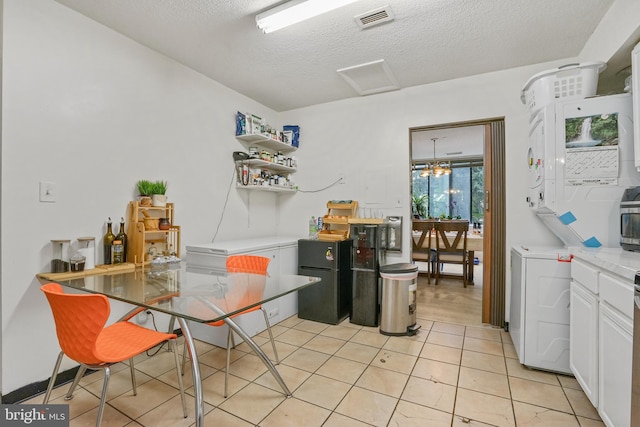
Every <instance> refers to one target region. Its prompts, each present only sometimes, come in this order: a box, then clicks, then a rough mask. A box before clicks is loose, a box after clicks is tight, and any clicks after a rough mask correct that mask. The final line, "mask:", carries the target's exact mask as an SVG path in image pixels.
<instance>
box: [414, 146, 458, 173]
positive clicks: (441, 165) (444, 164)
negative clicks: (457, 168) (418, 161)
mask: <svg viewBox="0 0 640 427" xmlns="http://www.w3.org/2000/svg"><path fill="white" fill-rule="evenodd" d="M438 139H439V138H431V141H433V162H427V163H426V164H425V165H424V169H422V172H420V176H421V177H425V176H429V175H432V176H434V177H439V176H442V175H449V174H451V162H450V161H438V160H437V159H436V141H437V140H438Z"/></svg>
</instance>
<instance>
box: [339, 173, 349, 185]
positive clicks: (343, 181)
mask: <svg viewBox="0 0 640 427" xmlns="http://www.w3.org/2000/svg"><path fill="white" fill-rule="evenodd" d="M338 183H340V184H346V183H347V175H345V174H344V173H341V174H338Z"/></svg>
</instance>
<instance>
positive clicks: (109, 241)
mask: <svg viewBox="0 0 640 427" xmlns="http://www.w3.org/2000/svg"><path fill="white" fill-rule="evenodd" d="M115 239H116V236H115V235H114V234H113V231H112V229H111V217H109V219H108V221H107V233H106V234H105V235H104V238H103V242H102V244H103V247H104V263H105V264H111V249H112V246H113V241H114V240H115Z"/></svg>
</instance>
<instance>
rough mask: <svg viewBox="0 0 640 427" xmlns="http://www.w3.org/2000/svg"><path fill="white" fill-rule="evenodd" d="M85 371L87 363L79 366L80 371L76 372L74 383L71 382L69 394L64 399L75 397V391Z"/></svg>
mask: <svg viewBox="0 0 640 427" xmlns="http://www.w3.org/2000/svg"><path fill="white" fill-rule="evenodd" d="M85 372H87V365H82V364H81V365H80V367H79V368H78V372H77V373H76V377H75V378H74V379H73V383H72V384H71V387H69V391H67V395H66V396H65V397H64V400H71V399H73V392H74V391H75V389H76V387H77V386H78V384H79V383H80V380H81V379H82V377H83V376H84V373H85Z"/></svg>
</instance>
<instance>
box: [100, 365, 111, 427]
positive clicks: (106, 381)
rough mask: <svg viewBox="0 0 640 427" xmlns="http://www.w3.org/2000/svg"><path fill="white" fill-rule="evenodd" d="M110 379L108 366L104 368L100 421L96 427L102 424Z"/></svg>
mask: <svg viewBox="0 0 640 427" xmlns="http://www.w3.org/2000/svg"><path fill="white" fill-rule="evenodd" d="M109 378H111V369H110V368H109V367H108V366H107V367H105V368H104V383H103V384H102V394H101V395H100V406H98V419H97V420H96V427H100V424H101V423H102V413H103V412H104V402H106V400H107V388H108V387H109Z"/></svg>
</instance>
